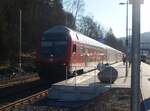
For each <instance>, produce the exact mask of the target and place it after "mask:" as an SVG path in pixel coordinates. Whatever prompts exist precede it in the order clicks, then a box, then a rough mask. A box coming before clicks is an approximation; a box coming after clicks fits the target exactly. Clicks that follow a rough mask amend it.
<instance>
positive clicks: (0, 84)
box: [0, 74, 39, 88]
mask: <svg viewBox="0 0 150 111" xmlns="http://www.w3.org/2000/svg"><path fill="white" fill-rule="evenodd" d="M38 79H39V76H38V75H37V74H32V75H26V76H21V77H17V78H12V79H4V80H0V88H3V87H7V86H10V85H14V84H19V83H25V82H26V81H31V80H38Z"/></svg>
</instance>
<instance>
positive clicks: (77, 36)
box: [45, 26, 121, 52]
mask: <svg viewBox="0 0 150 111" xmlns="http://www.w3.org/2000/svg"><path fill="white" fill-rule="evenodd" d="M46 33H68V34H70V35H71V39H72V40H73V41H75V42H79V43H83V44H87V45H91V46H95V47H102V48H104V49H111V50H116V49H114V48H112V47H110V46H108V45H105V44H103V43H100V42H98V41H96V40H94V39H92V38H90V37H87V36H85V35H83V34H81V33H79V32H77V31H74V30H72V29H70V28H68V27H66V26H55V27H53V28H51V29H49V30H47V31H46V32H45V34H46ZM116 51H118V50H116ZM119 52H121V51H119Z"/></svg>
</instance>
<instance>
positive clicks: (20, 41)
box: [19, 9, 22, 70]
mask: <svg viewBox="0 0 150 111" xmlns="http://www.w3.org/2000/svg"><path fill="white" fill-rule="evenodd" d="M19 15H20V18H19V19H20V20H19V22H20V23H19V24H20V37H19V68H20V70H21V68H22V64H21V63H22V60H21V54H22V10H21V9H19Z"/></svg>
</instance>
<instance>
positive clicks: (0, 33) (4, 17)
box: [0, 0, 124, 63]
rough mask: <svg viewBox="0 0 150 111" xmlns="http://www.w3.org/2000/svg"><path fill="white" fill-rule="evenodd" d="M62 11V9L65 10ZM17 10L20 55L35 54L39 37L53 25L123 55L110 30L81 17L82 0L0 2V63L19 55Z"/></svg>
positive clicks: (3, 0)
mask: <svg viewBox="0 0 150 111" xmlns="http://www.w3.org/2000/svg"><path fill="white" fill-rule="evenodd" d="M65 7H66V8H65ZM20 10H21V11H22V52H23V53H25V54H31V53H34V52H35V51H36V48H37V46H38V43H39V40H40V37H41V35H42V33H43V32H44V31H45V30H47V29H48V28H51V27H53V26H56V25H65V26H68V27H69V28H71V29H74V30H77V31H79V32H81V33H82V34H85V35H87V36H89V37H92V38H93V39H96V40H98V41H103V43H105V44H107V45H110V46H111V47H114V48H116V49H118V50H121V51H124V46H123V42H122V41H121V40H118V39H116V37H115V35H114V34H113V30H112V29H111V28H110V29H109V30H105V29H104V28H103V26H101V25H100V24H99V23H97V22H96V21H94V20H93V17H92V16H87V15H86V16H84V15H83V14H82V13H83V11H84V1H83V0H1V1H0V51H1V53H0V62H4V61H9V62H10V63H11V62H13V61H15V60H16V58H18V55H19V37H20V27H19V26H20Z"/></svg>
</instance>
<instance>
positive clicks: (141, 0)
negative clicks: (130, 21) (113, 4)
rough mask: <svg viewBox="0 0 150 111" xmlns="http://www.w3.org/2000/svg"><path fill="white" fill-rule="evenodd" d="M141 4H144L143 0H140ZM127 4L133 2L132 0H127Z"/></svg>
mask: <svg viewBox="0 0 150 111" xmlns="http://www.w3.org/2000/svg"><path fill="white" fill-rule="evenodd" d="M140 3H141V4H144V0H140ZM129 4H133V0H129Z"/></svg>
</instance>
